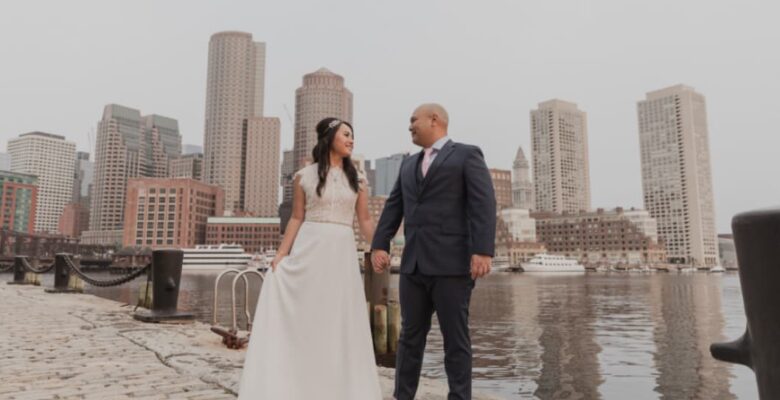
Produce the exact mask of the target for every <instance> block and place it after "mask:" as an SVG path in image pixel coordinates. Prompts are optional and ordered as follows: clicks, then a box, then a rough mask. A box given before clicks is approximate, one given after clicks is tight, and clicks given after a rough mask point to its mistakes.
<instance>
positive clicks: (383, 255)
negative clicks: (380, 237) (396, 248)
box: [371, 249, 390, 274]
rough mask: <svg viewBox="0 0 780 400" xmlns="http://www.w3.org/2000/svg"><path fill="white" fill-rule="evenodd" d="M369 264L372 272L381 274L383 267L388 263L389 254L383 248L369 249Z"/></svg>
mask: <svg viewBox="0 0 780 400" xmlns="http://www.w3.org/2000/svg"><path fill="white" fill-rule="evenodd" d="M371 265H372V266H373V267H374V272H376V273H377V274H381V273H383V272H384V270H385V268H387V267H388V266H389V265H390V255H389V254H387V252H386V251H384V250H379V249H374V250H372V251H371Z"/></svg>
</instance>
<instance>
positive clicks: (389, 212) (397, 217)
mask: <svg viewBox="0 0 780 400" xmlns="http://www.w3.org/2000/svg"><path fill="white" fill-rule="evenodd" d="M403 168H404V167H403V163H401V169H400V171H399V172H398V178H397V179H396V180H395V185H394V186H393V190H392V191H391V192H390V196H389V197H388V198H387V201H386V202H385V208H384V209H383V210H382V216H380V217H379V222H378V223H377V226H376V231H374V240H373V242H372V243H371V249H372V250H384V251H386V252H390V241H391V240H393V237H395V234H396V232H398V227H399V226H400V225H401V220H402V219H403V217H404V199H403V193H401V175H402V172H401V171H403Z"/></svg>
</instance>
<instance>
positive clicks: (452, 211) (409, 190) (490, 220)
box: [372, 140, 496, 400]
mask: <svg viewBox="0 0 780 400" xmlns="http://www.w3.org/2000/svg"><path fill="white" fill-rule="evenodd" d="M422 157H423V155H422V152H420V153H417V154H415V155H413V156H411V157H408V158H406V159H405V160H404V161H403V163H402V164H401V170H400V173H399V174H398V179H397V181H396V183H395V186H394V187H393V190H392V192H391V193H390V196H389V197H388V199H387V202H386V204H385V208H384V210H383V212H382V216H381V218H380V219H379V223H378V224H377V228H376V232H375V233H374V241H373V243H372V248H373V249H381V250H385V251H389V248H390V241H391V240H392V238H393V237H394V236H395V234H396V232H397V231H398V227H399V226H400V224H401V220H402V219H403V221H404V235H405V239H406V244H405V247H404V252H403V257H402V259H401V276H400V278H399V296H400V302H401V316H402V329H401V338H400V340H399V343H398V353H397V361H396V382H395V397H396V398H397V399H398V400H407V399H409V400H411V399H413V398H414V395H415V393H416V391H417V385H418V382H419V378H420V369H421V367H422V358H423V353H424V351H425V341H426V337H427V335H428V331H429V330H430V326H431V316H432V315H433V312H434V311H435V312H436V315H437V317H438V320H439V325H440V326H441V331H442V336H443V338H444V352H445V357H444V364H445V369H446V372H447V378H448V383H449V388H450V393H449V396H448V399H470V398H471V339H470V337H469V330H468V316H469V302H470V299H471V291H472V289H473V288H474V281H473V280H472V279H471V276H470V272H471V256H472V255H474V254H481V255H487V256H493V252H494V242H495V231H496V199H495V193H494V191H493V183H492V180H491V178H490V172H489V171H488V169H487V166H486V165H485V160H484V157H483V155H482V151H481V150H480V149H479V148H478V147H476V146H471V145H467V144H462V143H455V142H453V141H452V140H450V141H448V142H447V143H446V144H445V145H444V146H443V147H442V149H441V150H440V151H439V153H438V154H437V155H436V158H435V159H434V160H433V163H432V164H431V166H430V167H429V169H428V173H427V174H426V176H425V177H424V178H423V176H422V171H421V161H422Z"/></svg>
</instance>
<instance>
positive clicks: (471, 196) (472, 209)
mask: <svg viewBox="0 0 780 400" xmlns="http://www.w3.org/2000/svg"><path fill="white" fill-rule="evenodd" d="M464 175H465V181H466V215H467V217H468V222H469V232H470V236H471V248H470V249H469V250H470V253H471V254H480V255H485V256H490V257H493V254H494V252H495V241H496V194H495V192H494V191H493V180H492V179H491V178H490V171H488V168H487V165H486V164H485V158H484V157H483V155H482V150H480V149H479V147H476V146H471V147H470V148H469V154H468V155H467V158H466V162H465V163H464Z"/></svg>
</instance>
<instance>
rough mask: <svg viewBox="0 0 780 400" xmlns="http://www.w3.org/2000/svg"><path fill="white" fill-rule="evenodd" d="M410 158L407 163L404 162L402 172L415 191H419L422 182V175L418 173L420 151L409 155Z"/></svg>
mask: <svg viewBox="0 0 780 400" xmlns="http://www.w3.org/2000/svg"><path fill="white" fill-rule="evenodd" d="M411 157H412V159H411V160H409V162H408V163H406V167H405V169H404V171H403V173H404V180H405V181H407V182H409V183H410V184H411V185H412V187H414V188H415V189H416V190H415V193H417V192H419V189H420V182H422V175H420V167H419V165H420V158H421V157H422V152H420V153H416V154H414V155H413V156H411Z"/></svg>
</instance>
